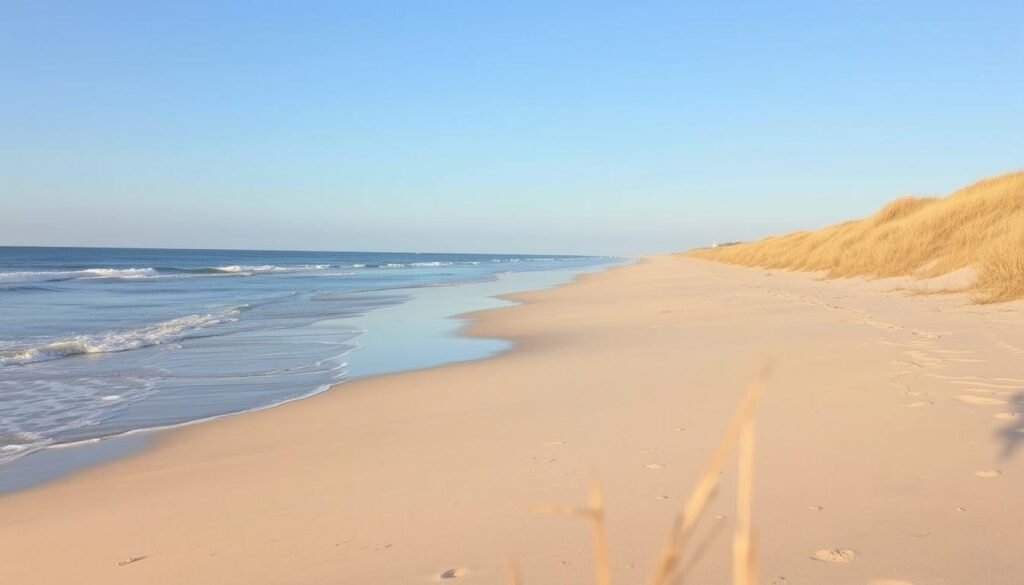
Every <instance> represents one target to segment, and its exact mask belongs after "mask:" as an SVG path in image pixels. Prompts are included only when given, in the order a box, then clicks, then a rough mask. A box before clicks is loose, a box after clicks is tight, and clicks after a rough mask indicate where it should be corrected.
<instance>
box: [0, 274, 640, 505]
mask: <svg viewBox="0 0 1024 585" xmlns="http://www.w3.org/2000/svg"><path fill="white" fill-rule="evenodd" d="M624 261H625V262H628V261H626V260H625V259H623V260H622V261H620V262H617V263H610V264H595V265H593V266H588V267H583V268H558V269H551V270H536V271H526V272H518V273H504V274H503V273H498V274H497V275H496V276H495V278H493V279H490V280H486V281H479V282H464V283H456V284H453V285H446V286H441V287H436V286H434V287H414V288H412V289H411V290H414V291H417V290H418V291H419V292H418V293H417V295H415V296H412V297H411V298H410V299H408V300H406V301H405V302H404V303H398V304H396V305H393V306H388V307H383V308H378V309H376V310H374V311H368V312H366V313H364V314H362V315H358V316H355V317H347V318H343V319H340V320H338V319H328V320H326V321H325V322H335V321H340V322H341V324H342V325H344V326H345V327H348V328H353V329H358V331H359V334H358V335H357V336H356V337H354V338H352V339H351V340H349V341H348V342H349V343H351V344H352V345H353V348H352V349H349V350H347V351H346V352H345V354H344V355H346V356H347V355H351V354H353V353H354V352H357V351H360V350H364V349H365V346H364V344H363V343H361V342H360V341H359V340H360V339H362V338H365V337H366V335H367V333H369V331H367V330H366V329H365V328H362V327H360V326H359V325H360V324H361V325H362V326H364V327H365V326H369V325H368V323H376V321H377V319H378V317H379V315H376V314H374V313H376V312H380V311H383V312H384V313H385V314H387V313H388V312H389V311H392V312H393V311H403V310H406V309H407V308H405V307H401V306H400V305H403V304H406V303H410V302H412V303H415V304H417V305H420V304H423V303H424V302H425V298H424V297H428V296H429V293H430V292H431V291H426V292H424V291H422V290H419V289H422V288H428V289H434V288H442V289H445V290H451V291H455V289H456V288H462V289H464V290H461V291H455V292H463V293H465V291H473V292H469V294H461V295H458V294H457V295H456V296H459V297H461V298H462V300H463V302H465V303H467V304H487V305H491V304H495V303H506V302H509V301H506V300H505V299H504V298H503V297H505V296H507V295H514V294H516V293H517V292H524V291H530V290H543V289H546V288H551V287H554V286H559V285H561V284H565V283H566V282H570V281H571V280H572V279H573V278H575V277H576V276H578V275H581V274H588V273H592V272H600V271H602V270H607V269H609V268H613V267H615V266H619V265H622V264H623V262H624ZM490 288H497V289H508V288H511V289H512V290H511V291H504V292H497V293H492V292H491V291H489V290H488V289H490ZM501 306H504V305H497V307H495V308H499V307H501ZM425 309H426V310H427V311H429V312H431V313H436V314H432V315H431V316H430V317H429V319H430V320H431V321H433V322H435V324H436V325H437V326H438V329H437V331H432V332H430V333H429V334H427V335H433V336H436V337H438V338H439V341H444V338H448V337H452V338H466V337H467V336H463V335H462V330H463V329H464V324H460V323H462V322H464V321H466V320H467V317H465V315H472V314H473V313H476V312H479V311H480V310H481V309H470V310H464V311H460V312H454V313H450V312H447V311H449V309H447V308H445V307H435V306H431V305H430V304H429V302H428V303H427V306H426V307H425ZM483 310H486V309H483ZM453 324H454V325H453ZM469 339H472V340H474V341H478V342H479V343H477V344H475V347H472V348H465V349H462V350H461V351H459V352H454V351H453V353H450V354H447V355H445V356H444V357H439V356H438V357H436V359H435V360H434V362H433V363H430V364H429V365H426V366H423V365H420V364H418V363H416V362H415V361H414V360H413V361H411V362H410V360H409V358H408V357H404V358H403V356H400V355H395V356H390V355H388V356H387V357H388V358H389V360H388V361H389V362H392V363H391V364H390V365H389V366H388V367H384V368H380V367H377V368H374V367H370V368H363V367H362V365H363V364H362V363H361V362H362V360H357V361H356V364H355V367H354V368H350V366H349V364H346V375H345V377H344V378H343V379H341V380H339V381H336V382H332V383H327V384H322V385H320V386H318V387H317V388H315V389H313V390H310V391H308V392H306V393H303V394H300V395H296V396H291V397H288V398H284V399H282V400H279V401H276V402H272V403H268V404H262V405H258V406H255V407H252V408H247V409H244V410H238V411H234V412H226V413H223V414H214V415H211V416H203V417H200V418H196V419H191V420H186V421H182V422H176V423H170V424H161V425H158V426H152V427H144V428H137V429H130V430H127V431H123V432H119V433H117V434H113V435H108V436H103V437H95V438H88V439H81V440H75V441H70V442H66V443H56V444H51V445H47V446H44V447H42V448H41V449H39V450H37V451H32V452H30V453H27V454H25V455H23V456H21V457H19V458H18V459H16V460H14V461H11V462H8V463H5V464H3V465H2V466H0V497H2V496H3V495H7V494H14V493H17V492H20V491H24V490H28V489H32V488H35V487H39V486H42V485H46V484H48V483H51V482H54V481H60V480H61V479H63V478H65V477H69V476H72V475H74V474H75V473H78V472H80V471H83V470H87V469H89V468H91V467H94V466H96V465H102V464H104V463H107V462H111V461H116V460H117V459H120V458H123V457H126V456H130V455H134V454H144V452H145V451H146V450H147V448H148V447H149V446H150V445H151V444H152V443H153V442H154V441H156V440H159V438H160V436H161V435H162V434H164V433H174V432H177V431H178V430H179V429H185V428H187V427H189V426H192V425H197V424H206V423H212V422H216V421H218V420H220V419H223V418H226V417H232V416H238V415H244V414H249V413H254V412H260V411H262V410H267V409H271V408H277V407H280V406H282V405H284V404H287V403H289V402H293V401H297V400H306V399H309V398H312V397H314V396H316V395H318V394H320V393H323V392H327V391H329V390H332V389H335V388H336V387H340V386H342V385H344V384H348V383H352V382H355V381H359V380H363V379H367V378H371V377H375V376H380V375H387V374H391V373H402V372H407V371H414V370H420V369H430V368H434V367H443V366H445V365H448V364H455V363H460V362H463V361H473V360H479V359H487V358H488V357H491V356H493V355H496V354H497V353H500V352H502V351H505V349H507V348H499V347H490V348H488V347H486V346H485V343H486V342H487V341H488V340H486V339H479V338H477V339H474V338H471V337H470V338H469ZM385 344H387V342H385ZM377 345H378V344H374V346H373V347H371V352H373V353H384V354H388V350H387V348H381V347H377ZM492 345H493V344H492ZM357 357H360V356H357ZM371 359H372V358H371ZM350 369H354V370H355V373H352V372H351V371H349V370H350ZM30 457H31V458H32V459H31V460H29V458H30Z"/></svg>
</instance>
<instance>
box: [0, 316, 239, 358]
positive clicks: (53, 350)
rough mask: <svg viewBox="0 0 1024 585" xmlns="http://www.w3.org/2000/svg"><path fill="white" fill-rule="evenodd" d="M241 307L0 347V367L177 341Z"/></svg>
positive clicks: (225, 319)
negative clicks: (20, 346)
mask: <svg viewBox="0 0 1024 585" xmlns="http://www.w3.org/2000/svg"><path fill="white" fill-rule="evenodd" d="M243 308H244V307H233V308H231V309H227V310H225V311H222V312H220V313H207V314H203V315H187V316H185V317H178V318H177V319H171V320H169V321H163V322H161V323H156V324H154V325H146V326H143V327H138V328H135V329H125V330H121V331H106V332H103V333H93V334H89V335H76V336H74V337H69V338H66V339H61V340H59V341H54V342H51V343H48V344H46V345H41V346H37V347H26V348H15V349H7V350H0V366H15V365H25V364H31V363H35V362H45V361H49V360H55V359H59V358H62V357H69V356H73V355H81V354H88V353H113V352H119V351H128V350H132V349H139V348H141V347H149V346H152V345H161V344H166V343H173V342H176V341H180V340H181V339H183V338H185V337H187V336H188V335H189V333H191V332H193V331H196V330H199V329H205V328H208V327H212V326H214V325H218V324H221V323H229V322H232V321H237V320H238V314H239V313H240V312H241V311H242V309H243Z"/></svg>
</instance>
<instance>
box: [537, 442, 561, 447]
mask: <svg viewBox="0 0 1024 585" xmlns="http://www.w3.org/2000/svg"><path fill="white" fill-rule="evenodd" d="M564 444H565V441H544V442H543V443H541V446H543V447H556V446H558V445H564Z"/></svg>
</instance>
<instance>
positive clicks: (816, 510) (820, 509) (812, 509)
mask: <svg viewBox="0 0 1024 585" xmlns="http://www.w3.org/2000/svg"><path fill="white" fill-rule="evenodd" d="M807 509H808V510H810V511H811V512H821V511H822V510H824V509H825V508H824V507H823V506H811V507H810V508H807Z"/></svg>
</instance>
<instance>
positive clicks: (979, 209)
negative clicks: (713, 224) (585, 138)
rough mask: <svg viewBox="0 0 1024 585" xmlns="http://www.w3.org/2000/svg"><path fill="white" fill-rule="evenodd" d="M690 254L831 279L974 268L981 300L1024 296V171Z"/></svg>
mask: <svg viewBox="0 0 1024 585" xmlns="http://www.w3.org/2000/svg"><path fill="white" fill-rule="evenodd" d="M687 254H688V255H690V256H694V257H698V258H705V259H709V260H716V261H719V262H726V263H730V264H741V265H744V266H759V267H763V268H781V269H787V270H800V271H822V272H824V273H825V274H826V276H827V277H829V278H841V277H848V276H866V277H880V278H884V277H891V276H912V277H917V278H932V277H936V276H941V275H943V274H948V273H950V272H953V271H955V270H958V269H961V268H967V267H972V268H974V269H975V270H976V271H977V278H976V280H975V281H974V283H973V285H972V290H973V292H975V293H976V298H977V300H978V301H979V302H1002V301H1009V300H1013V299H1019V298H1024V172H1017V173H1010V174H1006V175H1002V176H999V177H994V178H990V179H985V180H983V181H979V182H977V183H975V184H973V185H970V186H968V187H965V188H963V189H960V190H959V191H956V192H955V193H953V194H952V195H949V196H948V197H902V198H899V199H896V200H894V201H892V202H890V203H889V204H888V205H886V206H885V207H883V208H882V209H880V210H879V211H878V212H877V213H875V214H874V215H872V216H870V217H867V218H865V219H860V220H854V221H847V222H843V223H840V224H836V225H832V226H828V227H825V228H822V229H819V230H815V231H799V232H793V233H789V234H784V235H778V236H770V237H767V238H764V239H762V240H759V241H756V242H746V243H739V244H735V245H731V246H727V247H718V248H700V249H697V250H691V251H690V252H687Z"/></svg>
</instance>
